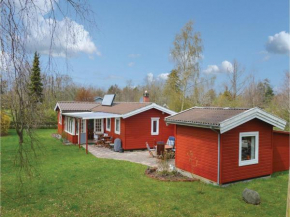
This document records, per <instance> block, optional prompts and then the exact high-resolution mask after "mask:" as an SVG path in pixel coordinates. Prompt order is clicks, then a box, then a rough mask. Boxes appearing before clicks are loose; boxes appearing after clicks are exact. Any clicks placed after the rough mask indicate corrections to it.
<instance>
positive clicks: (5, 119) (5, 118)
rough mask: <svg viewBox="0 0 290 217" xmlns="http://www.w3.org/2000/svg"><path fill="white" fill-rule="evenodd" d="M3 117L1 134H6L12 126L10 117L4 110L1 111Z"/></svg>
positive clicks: (0, 120) (0, 121)
mask: <svg viewBox="0 0 290 217" xmlns="http://www.w3.org/2000/svg"><path fill="white" fill-rule="evenodd" d="M0 115H1V119H0V125H1V131H0V136H5V135H7V134H8V130H9V127H10V117H9V116H8V115H7V114H6V113H5V112H3V111H0Z"/></svg>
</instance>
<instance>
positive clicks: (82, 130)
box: [81, 120, 87, 133]
mask: <svg viewBox="0 0 290 217" xmlns="http://www.w3.org/2000/svg"><path fill="white" fill-rule="evenodd" d="M86 128H87V123H86V120H81V133H86V132H87V131H86Z"/></svg>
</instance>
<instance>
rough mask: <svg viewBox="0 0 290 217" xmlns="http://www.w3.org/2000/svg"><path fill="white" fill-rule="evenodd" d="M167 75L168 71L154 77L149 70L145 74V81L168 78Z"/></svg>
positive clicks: (150, 81)
mask: <svg viewBox="0 0 290 217" xmlns="http://www.w3.org/2000/svg"><path fill="white" fill-rule="evenodd" d="M168 75H169V73H161V74H159V75H157V76H156V77H155V76H154V75H153V73H151V72H149V73H148V74H147V76H146V81H147V82H149V83H152V82H154V81H166V80H167V78H168Z"/></svg>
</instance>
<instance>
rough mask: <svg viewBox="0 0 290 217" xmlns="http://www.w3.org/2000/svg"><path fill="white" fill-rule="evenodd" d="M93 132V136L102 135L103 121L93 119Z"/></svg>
mask: <svg viewBox="0 0 290 217" xmlns="http://www.w3.org/2000/svg"><path fill="white" fill-rule="evenodd" d="M94 132H95V134H102V133H104V121H103V119H95V123H94Z"/></svg>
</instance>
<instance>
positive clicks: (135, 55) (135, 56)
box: [128, 54, 141, 58]
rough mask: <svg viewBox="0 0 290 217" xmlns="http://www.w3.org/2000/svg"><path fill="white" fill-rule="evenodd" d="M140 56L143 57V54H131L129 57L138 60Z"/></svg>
mask: <svg viewBox="0 0 290 217" xmlns="http://www.w3.org/2000/svg"><path fill="white" fill-rule="evenodd" d="M140 56H141V54H129V55H128V57H130V58H138V57H140Z"/></svg>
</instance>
